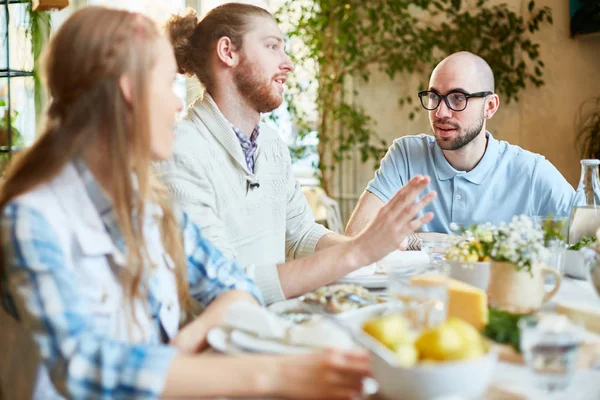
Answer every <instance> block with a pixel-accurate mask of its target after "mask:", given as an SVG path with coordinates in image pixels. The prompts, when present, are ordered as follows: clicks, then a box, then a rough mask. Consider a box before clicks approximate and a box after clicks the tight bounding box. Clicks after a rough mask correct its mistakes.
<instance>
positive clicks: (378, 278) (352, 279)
mask: <svg viewBox="0 0 600 400" xmlns="http://www.w3.org/2000/svg"><path fill="white" fill-rule="evenodd" d="M419 271H421V270H420V269H419V268H418V266H415V265H411V266H406V267H404V270H403V272H404V273H405V274H406V276H411V275H415V274H417V273H418V272H419ZM395 273H396V274H398V273H399V272H398V271H396V272H395ZM388 280H389V277H388V275H387V274H381V273H379V274H373V275H359V276H350V275H346V276H345V277H343V278H342V279H340V280H338V281H337V282H336V283H345V284H352V285H360V286H362V287H364V288H366V289H385V288H387V284H388Z"/></svg>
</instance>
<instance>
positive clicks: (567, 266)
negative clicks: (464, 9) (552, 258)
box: [562, 250, 588, 279]
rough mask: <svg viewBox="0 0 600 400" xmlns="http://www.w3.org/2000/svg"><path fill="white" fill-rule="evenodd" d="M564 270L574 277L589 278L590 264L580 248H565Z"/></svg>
mask: <svg viewBox="0 0 600 400" xmlns="http://www.w3.org/2000/svg"><path fill="white" fill-rule="evenodd" d="M562 262H563V271H564V273H565V274H566V275H569V276H572V277H574V278H580V279H587V277H588V265H587V262H586V261H585V257H584V255H583V252H581V251H580V250H565V252H564V254H563V260H562Z"/></svg>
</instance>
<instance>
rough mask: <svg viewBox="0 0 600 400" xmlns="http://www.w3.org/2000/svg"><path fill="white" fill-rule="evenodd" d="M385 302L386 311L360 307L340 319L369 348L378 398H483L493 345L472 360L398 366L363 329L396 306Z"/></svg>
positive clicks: (493, 358)
mask: <svg viewBox="0 0 600 400" xmlns="http://www.w3.org/2000/svg"><path fill="white" fill-rule="evenodd" d="M387 305H388V307H389V309H388V310H385V309H378V310H374V309H373V310H366V309H364V310H359V312H357V313H356V314H355V315H353V316H352V318H348V319H344V320H342V323H343V324H344V325H346V326H347V327H348V328H350V329H351V330H352V331H353V332H354V336H355V338H357V339H358V341H359V342H360V343H361V344H362V345H364V346H365V347H366V348H367V349H369V350H370V353H371V366H372V369H373V377H374V378H375V380H376V381H377V383H378V384H379V392H378V398H382V399H389V400H399V399H401V400H432V399H435V398H436V397H444V396H448V397H450V396H451V395H454V396H457V397H458V398H461V399H463V398H464V399H479V398H481V397H482V395H483V394H484V393H485V391H486V389H487V387H488V385H489V383H490V381H491V379H492V373H493V370H494V366H495V365H496V361H497V359H498V354H497V350H496V348H495V347H490V349H489V351H488V353H487V354H486V355H485V356H483V357H481V358H478V359H474V360H465V361H448V362H440V363H436V364H425V365H420V366H416V367H413V368H405V367H401V366H399V365H397V364H396V362H395V359H394V353H393V352H392V351H391V350H389V349H388V348H387V347H385V346H384V345H383V344H381V343H380V342H378V341H377V340H375V339H374V338H373V337H371V336H370V335H369V334H367V333H365V332H363V330H362V325H363V323H364V322H365V321H366V320H368V319H370V318H373V317H376V316H379V315H382V314H387V313H388V311H390V310H394V309H395V308H396V307H397V306H395V305H394V304H392V303H387ZM392 312H393V311H392ZM386 360H389V362H388V361H386Z"/></svg>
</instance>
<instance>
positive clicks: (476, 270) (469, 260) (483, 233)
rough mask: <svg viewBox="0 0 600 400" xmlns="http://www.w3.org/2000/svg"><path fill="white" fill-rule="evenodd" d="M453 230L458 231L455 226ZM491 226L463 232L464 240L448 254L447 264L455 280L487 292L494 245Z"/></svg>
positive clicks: (446, 257)
mask: <svg viewBox="0 0 600 400" xmlns="http://www.w3.org/2000/svg"><path fill="white" fill-rule="evenodd" d="M451 229H454V230H458V229H457V227H456V226H455V225H453V226H451ZM492 229H493V227H492V225H491V224H485V225H479V226H473V227H471V228H470V229H469V230H464V229H463V230H462V235H463V237H464V238H465V239H464V240H462V241H460V242H458V243H456V244H454V245H453V246H452V247H450V249H448V251H447V252H446V256H445V259H446V263H447V264H448V266H449V274H450V277H451V278H453V279H457V280H459V281H463V282H466V283H468V284H470V285H473V286H476V287H478V288H480V289H482V290H487V287H488V282H489V276H490V261H491V257H490V255H489V254H490V252H491V250H490V246H491V245H492V243H493V233H492V232H493V231H492Z"/></svg>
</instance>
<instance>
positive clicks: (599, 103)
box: [575, 96, 600, 159]
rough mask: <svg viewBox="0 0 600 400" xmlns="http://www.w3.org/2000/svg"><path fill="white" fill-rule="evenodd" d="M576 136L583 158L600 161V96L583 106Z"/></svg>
mask: <svg viewBox="0 0 600 400" xmlns="http://www.w3.org/2000/svg"><path fill="white" fill-rule="evenodd" d="M575 134H576V142H577V145H578V149H579V154H580V155H581V158H583V159H587V158H596V159H600V96H598V97H593V98H591V99H588V100H586V101H585V102H584V103H583V104H582V105H581V107H580V109H579V112H578V113H577V117H576V119H575Z"/></svg>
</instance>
